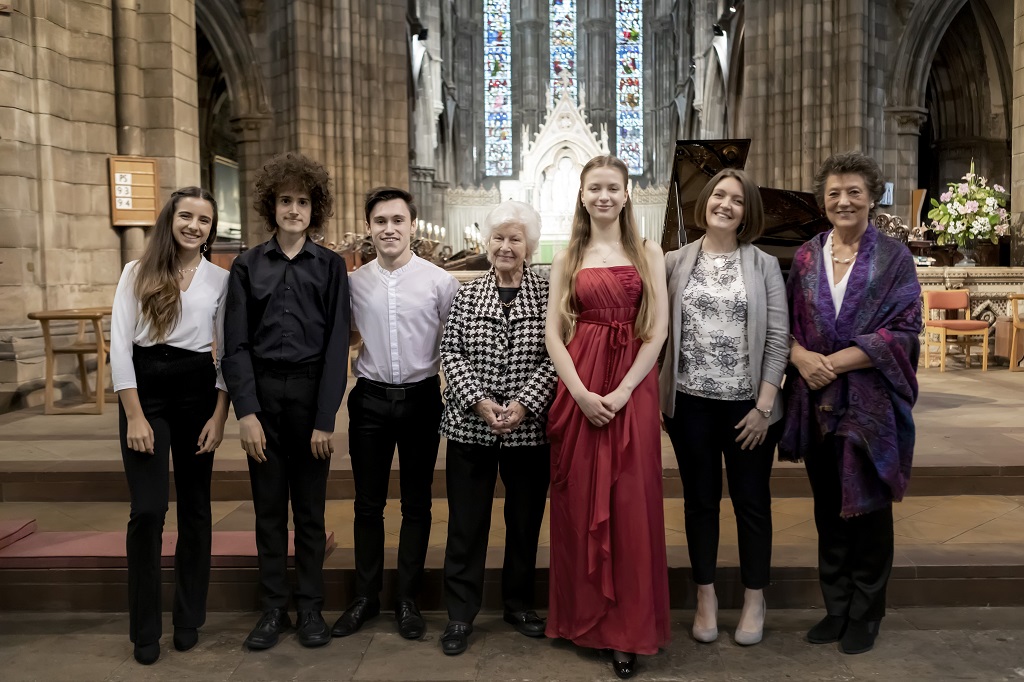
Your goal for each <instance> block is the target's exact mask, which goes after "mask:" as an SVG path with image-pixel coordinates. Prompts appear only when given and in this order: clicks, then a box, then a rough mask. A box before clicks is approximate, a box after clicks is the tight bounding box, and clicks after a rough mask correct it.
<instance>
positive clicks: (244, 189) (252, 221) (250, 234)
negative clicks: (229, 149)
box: [231, 116, 270, 247]
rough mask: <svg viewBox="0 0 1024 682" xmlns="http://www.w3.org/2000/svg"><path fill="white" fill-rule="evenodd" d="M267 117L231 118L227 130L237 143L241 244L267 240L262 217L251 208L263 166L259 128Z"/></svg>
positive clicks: (248, 244)
mask: <svg viewBox="0 0 1024 682" xmlns="http://www.w3.org/2000/svg"><path fill="white" fill-rule="evenodd" d="M269 120H270V119H269V118H268V117H266V116H240V117H238V118H233V119H231V130H232V131H233V132H234V133H235V139H236V141H237V143H238V171H239V177H238V191H239V202H240V203H241V208H242V216H241V217H242V243H243V246H245V247H251V246H255V245H256V244H259V243H261V242H264V241H266V240H267V236H268V235H267V231H266V229H265V228H266V225H265V224H264V222H263V218H261V217H260V215H259V214H258V213H256V209H255V208H253V191H254V189H255V186H256V175H257V173H259V171H260V169H261V168H262V167H263V163H264V161H265V159H264V156H265V155H264V153H263V145H262V131H263V127H264V125H266V124H267V122H268V121H269Z"/></svg>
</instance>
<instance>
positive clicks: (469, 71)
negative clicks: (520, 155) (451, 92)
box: [454, 2, 484, 187]
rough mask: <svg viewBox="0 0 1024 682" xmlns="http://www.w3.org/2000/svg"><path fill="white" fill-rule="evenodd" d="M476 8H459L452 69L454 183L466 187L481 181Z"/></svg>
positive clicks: (480, 26) (479, 47)
mask: <svg viewBox="0 0 1024 682" xmlns="http://www.w3.org/2000/svg"><path fill="white" fill-rule="evenodd" d="M475 6H476V5H475V4H473V5H472V6H470V3H467V2H463V3H461V4H460V13H459V19H458V27H457V32H456V35H455V65H454V67H455V97H456V99H457V104H456V106H455V140H454V145H455V153H456V155H457V156H456V161H455V164H456V169H457V170H456V180H457V182H458V184H460V185H463V186H469V187H471V186H474V185H476V184H478V183H479V182H480V181H481V180H482V179H483V177H484V114H483V112H484V91H483V60H484V58H483V54H484V47H483V45H484V39H483V30H484V27H483V23H482V22H481V21H480V12H479V11H477V12H474V11H473V8H474V7H475Z"/></svg>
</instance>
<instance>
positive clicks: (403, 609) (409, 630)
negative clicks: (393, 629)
mask: <svg viewBox="0 0 1024 682" xmlns="http://www.w3.org/2000/svg"><path fill="white" fill-rule="evenodd" d="M395 622H396V623H398V634H400V635H402V637H405V638H406V639H419V638H421V637H422V636H423V633H424V632H426V631H427V624H426V622H425V621H424V620H423V616H422V615H421V614H420V610H419V609H417V608H416V603H415V602H412V601H409V600H405V601H400V602H398V606H396V607H395Z"/></svg>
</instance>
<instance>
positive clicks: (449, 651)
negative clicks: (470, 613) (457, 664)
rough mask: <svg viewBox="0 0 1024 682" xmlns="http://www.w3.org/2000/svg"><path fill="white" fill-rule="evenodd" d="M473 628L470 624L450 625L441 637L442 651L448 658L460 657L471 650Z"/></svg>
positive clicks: (451, 623)
mask: <svg viewBox="0 0 1024 682" xmlns="http://www.w3.org/2000/svg"><path fill="white" fill-rule="evenodd" d="M472 632H473V626H472V625H469V624H468V623H455V622H450V623H448V625H447V627H445V629H444V634H443V635H441V651H443V652H444V654H445V655H446V656H458V655H459V654H461V653H462V652H463V651H465V650H466V649H468V648H469V635H470V634H471V633H472Z"/></svg>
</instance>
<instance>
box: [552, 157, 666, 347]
mask: <svg viewBox="0 0 1024 682" xmlns="http://www.w3.org/2000/svg"><path fill="white" fill-rule="evenodd" d="M595 168H614V169H615V170H617V171H619V172H620V173H621V174H622V184H623V188H624V189H625V186H626V184H627V183H628V182H629V170H628V169H627V168H626V164H624V163H623V162H622V161H620V160H619V159H617V158H616V157H614V156H595V157H594V158H592V159H591V160H590V161H588V162H587V164H586V165H585V166H583V171H582V172H581V173H580V187H581V191H580V193H578V194H577V195H576V213H575V214H574V215H573V218H572V232H571V233H570V235H569V246H568V247H567V248H566V250H565V264H564V267H563V269H562V275H561V277H562V281H561V285H562V298H561V300H560V301H559V302H558V312H559V314H560V315H561V317H562V341H563V342H564V343H569V341H570V340H572V337H573V335H574V334H575V333H576V320H577V318H578V317H579V309H578V304H577V301H576V276H577V275H579V272H580V269H581V268H582V267H583V255H584V253H585V252H586V250H587V246H589V245H590V236H591V228H590V214H589V213H587V209H586V208H585V207H584V206H583V193H582V187H583V185H584V180H585V178H586V177H587V173H589V172H590V171H592V170H594V169H595ZM619 231H620V238H619V240H620V243H621V244H622V250H623V251H625V253H626V258H628V259H629V261H630V262H631V263H632V264H633V266H634V267H636V271H637V274H638V275H640V281H641V282H642V283H643V294H642V295H641V297H640V310H639V311H638V312H637V314H636V322H634V324H633V331H634V333H635V334H636V338H638V339H640V340H642V341H647V340H649V339H650V338H651V334H652V332H653V331H654V286H653V283H652V282H651V268H650V266H649V265H648V263H647V254H646V253H645V249H644V243H643V240H642V239H641V238H640V232H639V231H638V230H637V228H636V219H635V218H634V217H633V200H632V199H630V198H629V196H628V195H627V197H626V203H625V204H624V205H623V206H622V211H621V212H619Z"/></svg>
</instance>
